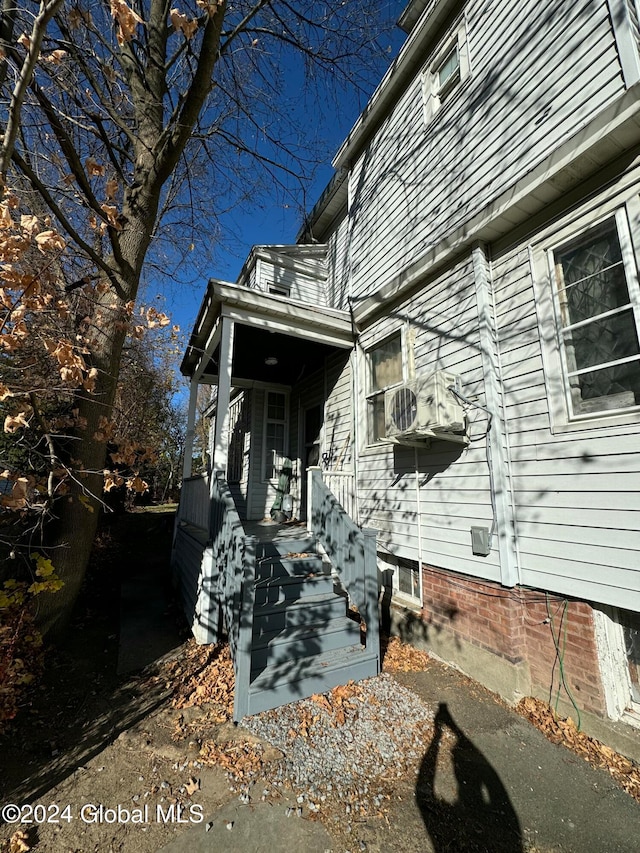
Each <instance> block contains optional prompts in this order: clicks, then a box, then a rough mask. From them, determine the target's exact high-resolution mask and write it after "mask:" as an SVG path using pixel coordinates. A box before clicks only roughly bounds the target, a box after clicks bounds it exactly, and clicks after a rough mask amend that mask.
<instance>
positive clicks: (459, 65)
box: [422, 20, 470, 122]
mask: <svg viewBox="0 0 640 853" xmlns="http://www.w3.org/2000/svg"><path fill="white" fill-rule="evenodd" d="M469 71H470V68H469V50H468V47H467V27H466V22H465V21H464V20H462V21H459V22H458V23H457V24H456V25H455V26H454V28H453V30H452V31H450V33H449V35H448V36H446V37H445V39H444V40H443V41H442V43H441V44H440V46H439V47H438V49H437V50H436V52H435V54H434V56H433V58H432V59H431V61H430V62H429V63H428V64H427V66H426V67H425V69H424V71H423V72H422V91H423V97H424V118H425V122H429V121H431V119H432V118H433V116H434V115H435V113H436V112H437V111H438V110H439V109H440V107H441V106H442V104H443V103H444V102H445V101H446V100H447V99H448V98H449V97H450V95H451V94H452V93H453V92H455V91H456V90H457V89H458V87H459V86H460V84H461V83H462V82H463V81H464V80H465V79H466V78H467V77H468V76H469Z"/></svg>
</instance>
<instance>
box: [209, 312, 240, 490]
mask: <svg viewBox="0 0 640 853" xmlns="http://www.w3.org/2000/svg"><path fill="white" fill-rule="evenodd" d="M220 319H221V330H220V364H219V365H218V399H217V403H216V425H215V432H214V440H213V462H212V469H213V470H214V471H217V470H221V471H225V472H226V470H227V458H228V455H229V400H230V398H231V370H232V362H233V337H234V332H235V327H234V322H233V320H231V319H230V318H229V317H224V316H223V317H221V318H220ZM225 476H226V473H225Z"/></svg>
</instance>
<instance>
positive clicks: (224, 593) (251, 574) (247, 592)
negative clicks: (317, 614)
mask: <svg viewBox="0 0 640 853" xmlns="http://www.w3.org/2000/svg"><path fill="white" fill-rule="evenodd" d="M210 498H211V515H210V527H209V530H210V537H211V539H210V541H211V544H210V548H211V557H212V566H211V568H212V571H211V575H210V578H211V588H210V589H209V590H208V593H209V597H210V601H211V608H212V610H213V611H214V613H213V614H212V615H213V616H214V619H213V620H212V621H214V623H215V624H217V626H218V627H217V635H218V636H217V640H219V639H221V638H222V631H223V628H225V629H226V631H227V636H228V640H229V648H230V651H231V657H232V660H233V667H234V671H235V680H236V684H235V694H234V709H233V717H234V719H235V720H240V719H242V717H243V716H245V714H246V713H247V710H248V707H249V705H248V702H249V699H248V693H249V679H250V675H251V635H252V631H253V605H254V597H255V562H256V540H255V537H253V536H247V535H246V533H245V530H244V527H243V525H242V521H241V520H240V516H239V515H238V511H237V509H236V505H235V503H234V500H233V497H232V495H231V492H230V490H229V486H228V484H227V481H226V480H225V478H224V475H223V472H222V471H214V472H213V475H212V477H211V487H210Z"/></svg>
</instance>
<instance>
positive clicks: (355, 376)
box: [347, 275, 360, 524]
mask: <svg viewBox="0 0 640 853" xmlns="http://www.w3.org/2000/svg"><path fill="white" fill-rule="evenodd" d="M349 279H351V275H349ZM347 299H348V302H349V314H350V315H351V328H352V330H353V370H352V373H351V376H352V379H351V384H352V400H353V403H352V406H351V418H352V427H353V463H352V464H353V512H354V515H355V518H354V521H355V522H356V524H360V501H359V499H358V458H359V455H360V428H359V426H358V421H359V419H358V409H359V406H360V371H359V370H358V364H359V362H360V358H359V354H358V347H359V335H358V327H357V326H356V320H355V316H354V313H353V303H352V301H351V296H350V295H349V296H348V297H347Z"/></svg>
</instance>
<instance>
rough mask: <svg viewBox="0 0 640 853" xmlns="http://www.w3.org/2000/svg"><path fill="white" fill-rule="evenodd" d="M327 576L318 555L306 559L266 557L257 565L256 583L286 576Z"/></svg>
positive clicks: (310, 555)
mask: <svg viewBox="0 0 640 853" xmlns="http://www.w3.org/2000/svg"><path fill="white" fill-rule="evenodd" d="M323 574H326V572H325V569H324V565H323V562H322V560H321V559H320V557H319V556H318V555H317V554H309V556H305V557H302V556H300V557H266V558H265V559H264V560H261V561H260V562H257V563H256V581H260V580H264V579H266V578H278V577H284V576H286V575H291V576H292V577H305V576H307V575H323Z"/></svg>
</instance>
